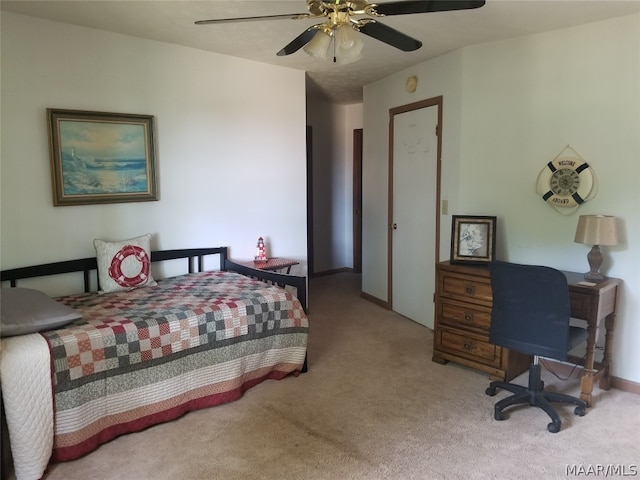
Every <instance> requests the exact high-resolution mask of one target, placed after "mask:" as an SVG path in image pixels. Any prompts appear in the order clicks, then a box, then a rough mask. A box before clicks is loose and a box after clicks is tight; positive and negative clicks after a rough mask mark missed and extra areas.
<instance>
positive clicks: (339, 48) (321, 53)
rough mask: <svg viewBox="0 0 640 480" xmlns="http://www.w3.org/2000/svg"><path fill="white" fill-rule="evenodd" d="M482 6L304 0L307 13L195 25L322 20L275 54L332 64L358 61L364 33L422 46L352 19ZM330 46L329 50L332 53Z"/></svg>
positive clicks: (423, 0) (398, 44)
mask: <svg viewBox="0 0 640 480" xmlns="http://www.w3.org/2000/svg"><path fill="white" fill-rule="evenodd" d="M484 4H485V0H401V1H397V2H388V3H380V4H376V3H369V2H368V1H367V0H324V1H323V0H307V10H308V11H309V13H291V14H283V15H264V16H257V17H239V18H222V19H214V20H199V21H197V22H195V23H196V25H210V24H219V23H235V22H253V21H262V20H284V19H290V20H300V19H307V18H312V19H313V18H322V17H325V18H326V20H324V22H323V23H319V24H316V25H313V26H311V27H309V28H307V29H306V30H305V31H304V32H302V33H301V34H300V35H298V36H297V37H296V38H294V39H293V40H292V41H291V42H290V43H289V44H287V45H286V46H285V47H284V48H283V49H282V50H280V51H279V52H278V53H277V55H278V56H284V55H291V54H292V53H295V52H297V51H298V50H300V49H301V48H303V49H304V51H305V52H307V53H308V54H309V55H311V56H313V57H317V58H321V59H323V60H329V59H333V62H336V63H340V64H345V63H351V62H353V61H355V60H358V59H359V58H361V53H362V48H363V43H362V40H360V38H358V36H357V34H356V32H360V33H364V34H365V35H368V36H369V37H372V38H375V39H376V40H379V41H381V42H384V43H386V44H388V45H391V46H392V47H395V48H398V49H400V50H402V51H405V52H411V51H413V50H417V49H418V48H420V47H421V46H422V42H421V41H420V40H416V39H415V38H412V37H410V36H408V35H405V34H404V33H402V32H399V31H398V30H395V29H393V28H391V27H388V26H387V25H385V24H383V23H380V22H378V21H377V20H375V19H373V18H354V17H355V16H360V15H368V16H369V17H385V16H391V15H408V14H413V13H429V12H444V11H451V10H469V9H473V8H479V7H482V6H483V5H484ZM331 47H333V50H332V49H331Z"/></svg>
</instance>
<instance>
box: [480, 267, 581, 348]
mask: <svg viewBox="0 0 640 480" xmlns="http://www.w3.org/2000/svg"><path fill="white" fill-rule="evenodd" d="M489 272H490V275H491V290H492V294H493V307H492V311H491V327H490V329H489V341H490V342H491V343H493V344H495V345H500V346H503V347H506V348H509V349H512V350H515V351H518V352H522V353H525V354H528V355H540V356H544V357H550V358H556V359H558V360H565V359H566V357H567V344H568V339H569V321H570V316H571V308H570V304H569V288H568V286H567V279H566V277H565V276H564V274H563V273H562V272H560V271H559V270H555V269H553V268H550V267H543V266H538V265H520V264H515V263H508V262H499V261H494V262H491V263H490V264H489Z"/></svg>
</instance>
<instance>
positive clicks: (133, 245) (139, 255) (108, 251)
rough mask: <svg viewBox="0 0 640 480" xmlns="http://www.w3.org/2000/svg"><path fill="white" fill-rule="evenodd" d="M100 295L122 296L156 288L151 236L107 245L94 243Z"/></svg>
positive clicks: (100, 241)
mask: <svg viewBox="0 0 640 480" xmlns="http://www.w3.org/2000/svg"><path fill="white" fill-rule="evenodd" d="M93 246H94V247H95V248H96V257H97V261H98V280H99V281H100V292H101V293H109V292H119V291H123V290H132V289H134V288H138V287H147V286H153V285H156V282H155V281H154V280H153V277H152V276H151V234H150V233H147V234H146V235H141V236H139V237H136V238H131V239H129V240H122V241H117V242H108V241H105V240H100V239H98V238H97V239H95V240H94V241H93Z"/></svg>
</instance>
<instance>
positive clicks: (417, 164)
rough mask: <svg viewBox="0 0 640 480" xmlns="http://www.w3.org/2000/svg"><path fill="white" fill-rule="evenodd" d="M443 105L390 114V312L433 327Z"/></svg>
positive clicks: (412, 106)
mask: <svg viewBox="0 0 640 480" xmlns="http://www.w3.org/2000/svg"><path fill="white" fill-rule="evenodd" d="M439 98H440V97H439ZM440 105H441V104H440V103H435V104H433V103H430V102H427V103H419V104H413V105H408V106H406V107H404V108H403V107H400V108H399V109H395V110H392V111H391V123H390V138H391V139H392V142H391V143H392V145H391V146H390V172H389V176H390V205H389V212H390V221H389V227H390V228H389V245H390V254H389V263H390V266H389V272H390V279H389V286H390V295H389V297H390V300H391V308H392V309H393V310H394V311H396V312H398V313H400V314H401V315H404V316H405V317H408V318H410V319H411V320H414V321H416V322H418V323H421V324H422V325H425V326H427V327H429V328H433V314H434V311H433V309H434V306H433V298H434V292H435V263H436V259H437V258H438V257H437V254H438V252H437V244H438V241H437V240H438V238H439V228H438V223H439V217H438V214H437V213H438V204H439V188H438V186H439V158H440V154H439V150H440V147H439V141H438V123H439V118H440Z"/></svg>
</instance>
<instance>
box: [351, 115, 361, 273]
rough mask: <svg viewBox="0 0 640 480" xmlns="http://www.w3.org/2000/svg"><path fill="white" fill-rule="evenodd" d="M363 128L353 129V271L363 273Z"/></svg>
mask: <svg viewBox="0 0 640 480" xmlns="http://www.w3.org/2000/svg"><path fill="white" fill-rule="evenodd" d="M362 135H363V130H362V128H356V129H354V130H353V240H352V241H353V271H354V272H355V273H362Z"/></svg>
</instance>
